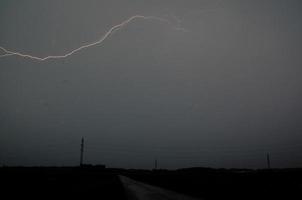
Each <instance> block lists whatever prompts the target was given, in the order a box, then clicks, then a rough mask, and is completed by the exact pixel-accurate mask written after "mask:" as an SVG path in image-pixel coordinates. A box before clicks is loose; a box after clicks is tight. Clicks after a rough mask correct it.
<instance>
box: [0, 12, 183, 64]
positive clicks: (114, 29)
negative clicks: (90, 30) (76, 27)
mask: <svg viewBox="0 0 302 200" xmlns="http://www.w3.org/2000/svg"><path fill="white" fill-rule="evenodd" d="M135 19H144V20H157V21H160V22H163V23H168V24H171V22H170V21H169V20H167V19H164V18H160V17H154V16H143V15H134V16H132V17H130V18H128V19H127V20H125V21H123V22H122V23H120V24H117V25H115V26H113V27H112V28H110V29H109V30H108V31H107V32H106V33H105V35H103V36H102V37H101V38H100V39H99V40H97V41H96V42H92V43H89V44H86V45H83V46H80V47H78V48H76V49H73V50H71V51H70V52H68V53H66V54H64V55H50V56H46V57H38V56H34V55H29V54H23V53H20V52H15V51H11V50H8V49H6V48H4V47H1V46H0V49H1V50H2V51H3V52H4V54H2V55H0V58H3V57H8V56H19V57H23V58H29V59H33V60H38V61H45V60H49V59H61V58H67V57H68V56H71V55H73V54H75V53H77V52H79V51H81V50H84V49H87V48H89V47H92V46H95V45H98V44H101V43H102V42H104V41H105V40H106V39H107V38H108V37H109V36H110V35H111V34H113V33H114V32H115V31H117V30H120V29H121V28H122V27H124V26H126V25H128V24H129V23H130V22H131V21H133V20H135ZM175 29H176V30H180V31H186V30H185V29H183V28H180V27H176V28H175Z"/></svg>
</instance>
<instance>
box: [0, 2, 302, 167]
mask: <svg viewBox="0 0 302 200" xmlns="http://www.w3.org/2000/svg"><path fill="white" fill-rule="evenodd" d="M301 10H302V3H301V1H300V0H228V1H224V0H191V1H188V0H165V1H163V0H152V1H151V0H149V1H146V0H85V1H84V0H82V1H80V0H77V1H75V0H26V1H18V0H0V46H1V47H2V48H5V49H6V50H8V51H11V52H19V53H22V54H28V55H32V56H36V57H46V56H49V55H65V54H67V53H68V52H70V51H71V50H73V49H76V48H79V47H80V46H82V45H87V44H90V43H92V42H95V41H98V40H99V39H100V38H102V36H104V34H106V33H107V31H108V30H110V28H112V27H113V26H115V25H117V24H120V23H122V22H124V21H125V20H127V19H129V18H130V17H132V16H134V15H143V16H154V17H158V18H161V19H165V20H166V21H164V20H163V21H161V20H156V19H140V18H137V19H134V20H133V21H131V22H129V23H128V24H127V25H125V26H123V27H120V28H119V29H118V30H116V31H115V32H114V33H113V34H111V35H109V37H108V38H107V39H106V40H104V41H103V42H102V43H100V44H97V45H94V46H91V47H89V48H86V49H83V50H81V51H78V52H76V53H74V54H73V55H70V56H68V57H66V58H60V59H48V60H45V61H39V60H35V59H31V58H26V57H21V56H18V55H11V56H5V57H0V165H9V166H10V165H25V166H33V165H39V166H44V165H45V166H46V165H47V166H48V165H56V166H61V165H78V164H79V159H80V141H81V138H82V137H84V138H85V154H84V157H85V158H84V160H85V163H89V164H106V165H107V166H108V167H125V168H152V167H153V163H154V159H157V160H158V166H159V167H160V168H181V167H193V166H204V167H227V168H230V167H238V168H243V167H244V168H264V167H266V154H267V153H270V156H271V165H272V167H301V166H302V104H301V101H302V78H301V75H302V65H301V64H302V55H301V52H302V37H301V35H302V14H301ZM0 54H1V55H4V54H7V53H6V52H5V51H4V50H3V49H2V50H0Z"/></svg>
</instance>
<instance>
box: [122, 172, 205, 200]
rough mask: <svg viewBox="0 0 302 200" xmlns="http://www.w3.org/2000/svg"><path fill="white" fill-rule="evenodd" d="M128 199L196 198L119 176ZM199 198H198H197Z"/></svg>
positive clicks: (194, 199)
mask: <svg viewBox="0 0 302 200" xmlns="http://www.w3.org/2000/svg"><path fill="white" fill-rule="evenodd" d="M119 178H120V180H121V182H122V184H123V186H124V188H125V191H126V194H127V197H128V199H129V200H198V199H197V198H193V197H189V196H186V195H183V194H179V193H176V192H172V191H169V190H166V189H162V188H159V187H155V186H151V185H148V184H145V183H142V182H139V181H135V180H133V179H130V178H128V177H125V176H119ZM199 200H200V199H199Z"/></svg>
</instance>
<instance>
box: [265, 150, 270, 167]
mask: <svg viewBox="0 0 302 200" xmlns="http://www.w3.org/2000/svg"><path fill="white" fill-rule="evenodd" d="M266 161H267V168H268V169H270V168H271V161H270V157H269V153H268V154H267V155H266Z"/></svg>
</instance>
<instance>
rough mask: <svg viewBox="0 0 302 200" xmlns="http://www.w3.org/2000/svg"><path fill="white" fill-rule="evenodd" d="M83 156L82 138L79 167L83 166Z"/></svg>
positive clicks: (82, 141)
mask: <svg viewBox="0 0 302 200" xmlns="http://www.w3.org/2000/svg"><path fill="white" fill-rule="evenodd" d="M83 156H84V138H83V137H82V140H81V155H80V167H82V166H83Z"/></svg>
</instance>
